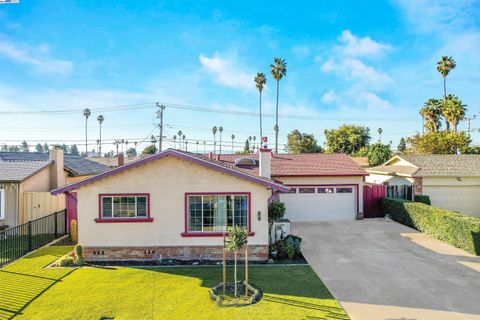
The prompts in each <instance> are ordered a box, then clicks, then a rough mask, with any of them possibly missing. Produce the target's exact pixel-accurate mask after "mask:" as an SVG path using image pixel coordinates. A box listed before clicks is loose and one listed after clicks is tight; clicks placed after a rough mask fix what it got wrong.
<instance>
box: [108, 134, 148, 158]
mask: <svg viewBox="0 0 480 320" xmlns="http://www.w3.org/2000/svg"><path fill="white" fill-rule="evenodd" d="M152 137H153V138H155V137H154V136H152ZM121 143H122V141H121V140H118V139H115V140H114V142H113V145H114V146H115V148H116V150H117V156H118V146H119V145H120V144H121Z"/></svg>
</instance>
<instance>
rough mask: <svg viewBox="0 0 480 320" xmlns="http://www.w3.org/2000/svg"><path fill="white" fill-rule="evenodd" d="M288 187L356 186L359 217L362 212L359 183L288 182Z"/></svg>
mask: <svg viewBox="0 0 480 320" xmlns="http://www.w3.org/2000/svg"><path fill="white" fill-rule="evenodd" d="M287 186H288V187H295V188H298V187H355V189H356V190H357V192H355V193H356V198H357V208H356V209H357V219H358V214H359V212H360V195H359V193H360V192H359V190H360V186H359V184H358V183H330V184H288V185H287Z"/></svg>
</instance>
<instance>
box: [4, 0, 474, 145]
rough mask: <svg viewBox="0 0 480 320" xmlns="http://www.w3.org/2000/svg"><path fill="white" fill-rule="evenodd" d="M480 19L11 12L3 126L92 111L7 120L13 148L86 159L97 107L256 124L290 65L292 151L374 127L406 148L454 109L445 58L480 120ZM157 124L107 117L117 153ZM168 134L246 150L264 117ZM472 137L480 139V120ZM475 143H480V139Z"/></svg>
mask: <svg viewBox="0 0 480 320" xmlns="http://www.w3.org/2000/svg"><path fill="white" fill-rule="evenodd" d="M479 12H480V1H479V0H460V1H455V4H453V3H452V2H451V1H443V0H437V1H430V0H426V1H416V0H406V1H386V2H381V1H375V5H374V6H372V2H371V1H345V0H343V1H340V0H339V1H322V2H320V1H299V2H295V3H294V4H293V3H292V2H291V1H277V2H275V3H268V2H266V1H261V2H259V1H223V2H218V1H215V2H214V1H211V2H207V1H195V2H187V1H175V2H168V3H167V2H159V1H89V2H87V1H77V2H75V1H67V0H62V1H27V0H20V4H18V5H14V4H9V5H0V28H1V29H0V75H1V77H0V112H1V111H26V110H36V111H38V110H57V109H63V110H64V109H79V112H78V114H49V115H35V116H33V115H25V114H21V115H19V114H17V115H2V114H0V143H3V142H4V143H7V144H12V143H17V142H16V141H15V142H14V141H12V140H24V139H26V140H27V141H29V142H30V143H31V144H35V143H36V141H37V140H42V141H43V140H49V141H53V140H55V141H66V142H67V143H72V142H77V143H78V144H79V145H80V144H82V141H83V139H84V129H83V125H84V122H83V121H84V119H83V117H82V114H81V111H80V110H81V109H82V108H84V107H90V108H91V109H92V110H95V108H98V107H106V106H116V105H125V104H135V103H144V102H153V101H161V102H166V103H170V104H181V105H189V106H198V107H207V108H219V109H222V110H227V111H231V110H234V111H249V112H256V111H257V110H258V92H257V91H256V88H255V86H254V82H253V76H254V74H255V73H256V72H264V73H266V74H267V76H268V80H267V81H268V82H267V88H266V89H265V92H264V111H265V112H266V113H273V112H274V107H275V86H274V82H273V79H272V77H271V76H270V72H269V64H270V63H271V62H272V60H273V58H274V57H276V56H279V57H282V58H284V59H285V60H286V61H287V63H288V72H287V76H286V78H285V79H283V80H282V81H281V83H280V90H281V91H280V114H281V119H280V142H281V143H285V141H286V135H287V133H288V132H289V131H291V130H292V129H294V128H298V129H299V130H300V131H302V132H307V133H313V134H314V135H315V136H316V137H317V139H318V140H319V141H320V142H321V143H323V141H324V135H323V131H324V130H325V129H330V128H334V127H338V126H339V125H341V124H343V123H352V124H359V125H364V126H368V127H370V128H371V130H372V131H373V132H372V136H373V137H374V139H378V135H377V134H376V131H377V128H378V127H382V129H383V131H384V134H383V137H382V140H383V141H384V142H385V141H386V142H388V141H390V140H392V141H393V145H394V147H395V146H396V145H397V144H398V140H399V139H400V137H402V136H409V135H412V134H414V133H415V132H416V131H421V119H420V117H419V115H418V110H419V108H420V107H421V106H422V104H423V102H424V101H425V100H427V99H428V98H430V97H441V95H442V89H443V87H442V78H441V77H440V75H439V74H438V73H437V72H436V61H437V60H438V59H439V58H440V57H441V56H442V55H451V56H453V57H454V59H455V60H456V61H457V68H456V69H455V70H454V71H452V73H451V74H450V75H449V77H448V82H447V89H448V91H449V92H450V93H454V94H456V95H458V96H459V97H460V98H461V99H462V100H463V101H464V103H466V104H467V105H468V114H469V115H474V114H478V112H479V111H480V110H479V109H480V95H479V93H478V92H479V87H480V73H479V68H478V66H479V65H480V54H479V52H480V18H479V16H480V15H479V14H478V13H479ZM154 111H155V109H154V108H146V109H140V110H131V111H122V112H105V111H102V112H100V113H102V114H103V115H104V117H105V122H104V129H103V139H104V141H107V142H108V143H109V144H108V145H105V146H104V148H103V149H104V150H108V149H112V148H113V146H111V143H110V139H122V138H123V139H129V140H130V141H134V140H139V141H140V140H142V139H144V138H145V137H147V136H149V134H150V133H151V132H152V130H154V128H155V127H154V122H155V121H156V119H155V117H154ZM98 114H99V112H96V111H94V112H93V115H92V118H91V119H90V120H89V128H90V129H89V136H90V138H91V143H92V146H90V147H89V149H91V148H93V147H94V145H95V142H94V141H95V139H97V138H98V124H97V123H96V121H95V118H96V116H97V115H98ZM292 116H297V118H292ZM264 123H265V129H264V131H265V132H266V133H267V135H268V136H269V138H270V141H273V125H274V119H273V118H271V117H266V118H264ZM165 124H166V127H165V128H166V136H167V137H168V138H171V137H172V135H173V134H175V133H176V132H177V131H178V130H182V131H183V132H184V133H185V135H186V136H187V139H192V142H193V143H194V141H196V140H199V141H203V140H212V134H211V127H212V126H214V125H216V126H223V127H224V137H230V135H231V134H232V133H233V134H235V135H236V141H238V142H240V141H245V139H246V138H247V137H248V136H254V135H256V136H257V137H258V135H259V133H258V119H257V118H255V117H249V116H240V115H231V114H218V113H205V112H193V111H185V110H180V109H175V108H170V107H168V104H167V109H166V110H165ZM465 125H466V124H465V123H464V124H463V126H465ZM472 126H473V127H480V123H479V120H474V121H472ZM154 132H157V130H154ZM473 138H474V142H476V143H477V142H479V141H478V140H479V138H480V135H479V134H477V133H475V134H473ZM224 139H225V138H224ZM146 144H147V142H144V143H140V144H139V148H141V147H143V146H145V145H146ZM82 148H84V147H82ZM207 149H208V147H207ZM190 150H193V151H195V147H193V149H190ZM228 150H230V148H228ZM202 151H203V150H202Z"/></svg>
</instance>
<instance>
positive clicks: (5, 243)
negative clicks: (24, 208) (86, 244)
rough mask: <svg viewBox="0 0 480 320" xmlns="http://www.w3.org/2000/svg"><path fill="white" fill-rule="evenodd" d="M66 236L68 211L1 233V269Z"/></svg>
mask: <svg viewBox="0 0 480 320" xmlns="http://www.w3.org/2000/svg"><path fill="white" fill-rule="evenodd" d="M65 234H67V212H66V210H62V211H58V212H55V213H53V214H50V215H48V216H45V217H43V218H40V219H36V220H33V221H29V222H27V223H25V224H22V225H19V226H17V227H14V228H9V229H6V230H4V231H0V267H1V266H3V265H5V264H7V263H9V262H11V261H13V260H15V259H18V258H20V257H21V256H23V255H25V254H27V253H28V252H30V251H33V250H35V249H38V248H40V247H42V246H44V245H46V244H47V243H49V242H51V241H53V240H55V239H58V238H60V237H62V236H64V235H65Z"/></svg>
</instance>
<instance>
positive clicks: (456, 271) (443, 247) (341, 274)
mask: <svg viewBox="0 0 480 320" xmlns="http://www.w3.org/2000/svg"><path fill="white" fill-rule="evenodd" d="M292 233H293V234H296V235H299V236H301V237H302V238H303V241H302V252H303V254H304V256H305V258H306V259H307V260H308V262H309V263H310V265H311V266H312V267H313V269H314V270H315V271H316V273H317V274H318V275H319V277H320V278H321V279H322V281H323V282H324V283H325V284H326V286H327V287H328V289H330V291H331V292H332V294H333V295H334V296H335V298H336V299H337V300H339V301H340V303H341V304H342V305H343V307H344V308H345V310H346V311H347V313H348V314H349V315H350V317H351V319H352V320H387V319H388V320H442V319H445V320H456V319H475V320H477V319H478V320H480V258H478V257H476V256H473V255H470V254H468V253H466V252H464V251H462V250H459V249H456V248H454V247H452V246H450V245H447V244H445V243H443V242H441V241H438V240H435V239H432V238H430V237H428V236H426V235H425V234H423V233H420V232H417V231H415V230H413V229H410V228H408V227H405V226H403V225H401V224H398V223H396V222H393V221H385V220H384V219H366V220H362V221H335V222H327V221H322V222H294V223H292Z"/></svg>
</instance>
